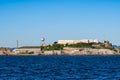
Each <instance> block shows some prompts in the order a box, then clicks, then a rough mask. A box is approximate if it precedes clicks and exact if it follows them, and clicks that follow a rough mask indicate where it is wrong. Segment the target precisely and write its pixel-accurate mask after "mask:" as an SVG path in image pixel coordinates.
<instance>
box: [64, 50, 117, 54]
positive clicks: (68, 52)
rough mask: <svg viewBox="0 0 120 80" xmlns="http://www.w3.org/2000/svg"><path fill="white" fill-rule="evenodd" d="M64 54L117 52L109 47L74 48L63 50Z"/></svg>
mask: <svg viewBox="0 0 120 80" xmlns="http://www.w3.org/2000/svg"><path fill="white" fill-rule="evenodd" d="M64 54H66V55H67V54H68V55H113V54H117V53H116V52H115V51H113V50H109V49H74V50H64Z"/></svg>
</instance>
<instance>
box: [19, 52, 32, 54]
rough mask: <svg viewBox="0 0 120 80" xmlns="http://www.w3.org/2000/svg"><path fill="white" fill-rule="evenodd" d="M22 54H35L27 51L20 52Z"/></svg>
mask: <svg viewBox="0 0 120 80" xmlns="http://www.w3.org/2000/svg"><path fill="white" fill-rule="evenodd" d="M20 54H34V52H28V51H25V52H20Z"/></svg>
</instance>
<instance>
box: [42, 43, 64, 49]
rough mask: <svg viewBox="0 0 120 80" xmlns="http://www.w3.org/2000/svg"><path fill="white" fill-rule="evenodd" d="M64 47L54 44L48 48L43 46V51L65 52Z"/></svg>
mask: <svg viewBox="0 0 120 80" xmlns="http://www.w3.org/2000/svg"><path fill="white" fill-rule="evenodd" d="M63 47H64V45H61V44H53V45H47V46H41V50H63Z"/></svg>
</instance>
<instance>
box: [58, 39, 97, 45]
mask: <svg viewBox="0 0 120 80" xmlns="http://www.w3.org/2000/svg"><path fill="white" fill-rule="evenodd" d="M57 43H58V44H77V43H99V41H98V40H97V39H95V40H92V39H83V40H58V42H57Z"/></svg>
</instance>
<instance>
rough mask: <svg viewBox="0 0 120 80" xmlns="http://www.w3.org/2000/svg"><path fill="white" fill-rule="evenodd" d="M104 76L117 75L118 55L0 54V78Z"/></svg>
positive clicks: (94, 79) (83, 79) (107, 79)
mask: <svg viewBox="0 0 120 80" xmlns="http://www.w3.org/2000/svg"><path fill="white" fill-rule="evenodd" d="M103 79H104V80H119V79H120V56H0V80H103Z"/></svg>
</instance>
